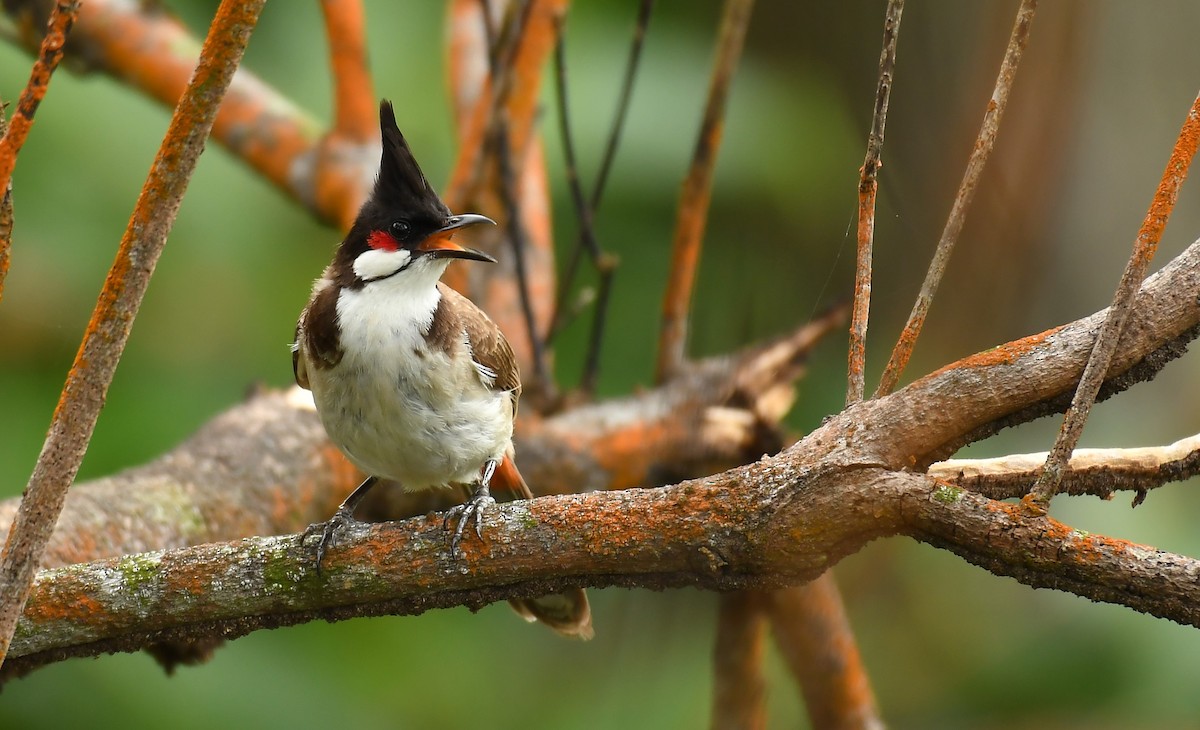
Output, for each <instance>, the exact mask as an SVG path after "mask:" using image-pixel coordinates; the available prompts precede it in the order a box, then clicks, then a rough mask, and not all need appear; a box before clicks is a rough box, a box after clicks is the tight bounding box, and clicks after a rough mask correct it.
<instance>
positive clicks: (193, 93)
mask: <svg viewBox="0 0 1200 730" xmlns="http://www.w3.org/2000/svg"><path fill="white" fill-rule="evenodd" d="M264 2H265V0H255V1H252V2H237V1H236V0H222V3H221V5H220V7H219V8H218V9H217V14H216V16H215V17H214V18H213V22H212V26H211V28H210V29H209V34H208V38H207V39H206V40H205V42H204V47H203V49H202V50H201V52H200V64H199V65H198V66H197V67H196V72H195V74H194V76H193V77H192V81H191V83H190V84H189V85H188V89H187V91H186V92H185V93H184V95H183V98H182V99H180V101H179V106H178V107H176V109H175V114H174V115H173V116H172V117H171V124H170V126H169V127H168V128H167V134H166V136H165V138H164V139H163V143H162V146H161V147H160V148H159V153H158V156H157V157H156V158H155V160H154V164H153V165H152V166H151V168H150V174H149V176H148V177H147V178H146V183H145V185H144V187H143V188H142V194H141V195H140V196H139V197H138V202H137V206H136V207H135V208H134V211H133V215H132V216H131V217H130V220H129V227H128V228H127V229H126V230H125V235H124V236H123V237H122V238H121V245H120V248H119V249H118V251H117V260H116V262H115V263H114V264H113V266H112V269H110V270H109V274H108V279H107V280H106V281H105V283H104V289H103V291H101V293H100V298H99V301H97V303H96V309H95V311H94V312H93V313H92V319H91V321H90V322H89V323H88V328H87V331H86V332H85V333H84V338H83V342H82V344H80V346H79V354H78V355H76V358H75V363H74V364H73V365H72V366H71V371H70V372H69V373H68V374H67V382H66V385H64V386H63V391H62V396H61V397H60V398H59V402H58V407H57V408H55V410H54V417H53V419H52V420H51V423H50V432H49V434H48V435H47V437H46V442H45V444H44V445H43V447H42V453H41V454H40V455H39V456H38V461H37V464H36V465H35V466H34V469H33V475H32V476H30V478H29V484H28V485H27V486H26V488H25V496H24V498H22V500H21V507H20V509H19V510H18V511H17V515H16V518H15V519H14V520H13V523H12V525H11V527H10V528H9V532H8V538H7V540H6V542H5V545H4V553H3V559H2V561H0V597H2V599H0V600H2V603H0V662H3V661H4V657H5V655H6V654H7V652H8V647H9V642H10V641H11V638H12V635H13V631H14V630H15V629H16V625H17V619H18V617H19V616H20V613H21V607H22V606H23V605H24V603H25V599H26V597H27V596H28V595H29V590H30V584H31V582H32V580H33V573H34V570H35V569H36V568H37V565H38V562H39V561H40V560H41V555H42V551H43V550H44V549H45V546H46V543H47V541H48V540H49V539H50V533H51V531H52V530H53V529H54V523H55V521H56V520H57V518H58V515H59V513H60V512H61V511H62V506H63V500H64V499H65V498H66V494H67V489H68V487H70V485H71V482H72V481H74V479H75V474H76V473H77V472H78V470H79V463H80V462H81V461H82V460H83V455H84V452H85V451H86V450H87V445H88V441H90V439H91V435H92V431H93V429H94V428H95V425H96V419H97V418H98V417H99V415H100V409H101V408H102V407H103V405H104V397H105V394H106V393H107V391H108V386H109V384H110V383H111V382H112V377H113V373H114V372H115V371H116V367H117V362H118V361H119V360H120V358H121V352H122V351H123V350H124V348H125V342H126V341H127V340H128V338H129V330H130V328H131V327H132V325H133V318H134V316H135V315H136V314H137V310H138V306H139V305H140V304H141V301H142V296H143V295H144V294H145V292H146V288H147V286H148V285H149V283H150V275H151V274H152V273H153V271H154V265H155V262H156V261H157V260H158V257H159V255H160V254H161V253H162V249H163V246H164V244H165V243H166V240H167V233H168V232H169V231H170V230H171V226H172V224H173V223H174V222H175V215H176V213H178V212H179V204H180V201H181V200H182V199H183V194H184V192H185V191H186V190H187V184H188V181H189V180H190V179H191V175H192V171H193V170H194V169H195V167H196V161H197V160H198V159H199V157H200V153H201V151H202V150H203V149H204V141H205V140H206V139H207V138H208V133H209V130H211V129H212V125H213V120H214V119H215V118H216V115H217V107H218V106H219V105H220V103H221V99H222V97H223V96H224V94H225V90H226V89H227V88H228V87H229V82H230V80H231V79H232V78H233V72H234V69H236V68H237V65H238V62H239V61H240V60H241V58H242V53H243V51H245V48H246V43H247V42H248V41H249V40H250V31H251V30H253V28H254V24H255V23H256V22H257V20H258V14H259V12H260V11H261V10H262V6H263V4H264Z"/></svg>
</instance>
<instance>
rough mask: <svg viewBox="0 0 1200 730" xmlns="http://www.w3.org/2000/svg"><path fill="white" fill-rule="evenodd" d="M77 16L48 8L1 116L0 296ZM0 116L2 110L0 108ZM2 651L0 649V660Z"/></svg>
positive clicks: (75, 10) (69, 6) (74, 8)
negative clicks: (17, 187) (31, 165)
mask: <svg viewBox="0 0 1200 730" xmlns="http://www.w3.org/2000/svg"><path fill="white" fill-rule="evenodd" d="M78 15H79V3H77V2H67V1H66V0H59V2H56V3H55V4H54V8H53V9H52V10H51V11H50V20H49V21H48V23H47V25H46V35H45V37H43V38H42V42H41V46H40V47H39V49H38V59H37V61H36V62H35V63H34V64H33V70H32V71H30V73H29V82H28V83H26V84H25V90H24V91H22V92H21V97H20V100H19V101H18V102H17V111H16V112H15V113H14V114H13V116H12V119H10V120H8V122H3V120H2V119H0V131H2V132H3V136H2V137H0V195H3V200H2V201H0V299H2V298H3V297H4V280H5V279H6V278H7V276H8V264H9V250H10V248H11V246H12V173H13V168H14V167H15V166H16V164H17V155H18V154H19V153H20V152H21V146H22V145H24V144H25V138H26V137H27V136H29V128H30V127H32V126H33V115H34V114H35V113H36V112H37V108H38V105H39V104H41V103H42V99H43V98H45V96H46V90H47V89H48V88H49V87H50V76H51V75H52V74H53V73H54V69H56V68H58V62H59V61H60V60H62V55H63V46H64V45H65V44H66V40H67V34H68V33H70V32H71V26H72V25H74V24H75V19H76V18H77V17H78ZM0 117H3V111H2V110H0ZM2 657H3V653H2V652H0V661H2Z"/></svg>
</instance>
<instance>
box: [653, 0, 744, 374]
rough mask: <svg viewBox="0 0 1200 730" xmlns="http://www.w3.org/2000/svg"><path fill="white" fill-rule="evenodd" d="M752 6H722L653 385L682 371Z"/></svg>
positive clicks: (729, 1)
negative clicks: (727, 109)
mask: <svg viewBox="0 0 1200 730" xmlns="http://www.w3.org/2000/svg"><path fill="white" fill-rule="evenodd" d="M753 8H754V0H726V2H725V9H724V10H723V11H722V14H721V28H720V31H719V36H720V37H719V38H718V39H717V58H716V61H715V62H714V64H713V71H712V77H711V78H710V79H709V84H708V100H707V101H706V102H705V106H704V118H703V120H702V121H701V124H700V134H699V136H698V138H697V139H696V148H695V150H694V151H693V152H692V164H691V167H690V168H689V169H688V174H687V178H685V179H684V181H683V193H682V195H681V196H680V201H679V213H678V217H677V218H676V221H675V237H674V240H673V241H672V242H671V266H670V267H669V269H668V274H667V289H666V292H665V293H664V294H663V319H662V327H661V329H660V330H659V336H658V365H657V367H656V368H655V379H656V380H657V381H658V382H660V383H661V382H663V381H665V380H666V379H667V378H669V377H670V376H671V375H672V373H674V372H675V371H677V370H678V369H679V368H680V367H682V365H683V363H684V360H685V356H684V349H685V345H686V342H687V319H688V311H689V309H690V308H691V301H692V286H693V285H694V284H695V281H696V270H697V268H698V267H699V265H700V246H701V244H702V243H703V241H704V226H705V223H706V221H707V219H708V204H709V200H710V198H711V197H712V180H713V169H714V168H715V167H716V162H717V150H718V149H720V147H721V133H722V129H723V124H724V118H725V101H726V99H727V98H728V96H729V85H730V83H731V82H732V81H733V74H734V72H735V71H736V70H737V63H738V60H739V59H740V58H741V55H742V44H743V42H744V41H745V38H746V28H747V26H749V25H750V13H751V11H752V10H753Z"/></svg>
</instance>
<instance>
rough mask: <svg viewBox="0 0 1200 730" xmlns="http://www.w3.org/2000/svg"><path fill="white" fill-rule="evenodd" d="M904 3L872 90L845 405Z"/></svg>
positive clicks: (892, 15) (893, 5) (856, 394)
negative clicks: (872, 101)
mask: <svg viewBox="0 0 1200 730" xmlns="http://www.w3.org/2000/svg"><path fill="white" fill-rule="evenodd" d="M903 12H904V0H888V6H887V14H886V15H885V17H884V21H883V50H882V51H881V52H880V54H879V85H878V86H877V87H876V88H875V113H874V114H873V115H872V116H871V133H870V135H869V136H868V137H867V156H866V159H865V160H863V166H862V169H861V170H860V171H859V179H858V255H857V259H856V262H855V268H854V307H853V309H852V313H851V318H850V352H849V356H848V358H847V360H848V364H847V369H846V370H847V377H846V380H847V384H846V403H847V404H850V403H857V402H858V401H860V400H862V399H863V392H864V390H865V388H866V384H865V380H866V369H867V321H868V319H869V318H870V312H871V259H872V255H873V254H872V248H873V246H874V241H875V196H876V194H877V193H878V191H879V179H878V176H879V168H880V167H882V165H883V163H882V161H881V160H880V157H881V155H882V154H883V131H884V126H885V124H886V122H887V109H888V100H889V98H890V97H891V94H892V77H893V76H894V75H895V71H896V42H897V40H899V38H900V16H901V14H902V13H903Z"/></svg>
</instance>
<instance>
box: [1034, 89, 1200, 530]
mask: <svg viewBox="0 0 1200 730" xmlns="http://www.w3.org/2000/svg"><path fill="white" fill-rule="evenodd" d="M1198 142H1200V96H1197V97H1196V100H1195V101H1193V102H1192V107H1191V109H1189V110H1188V114H1187V118H1186V119H1185V120H1184V122H1183V127H1182V129H1180V130H1179V138H1178V139H1176V141H1175V147H1174V148H1173V149H1172V150H1171V157H1170V159H1168V160H1167V169H1166V170H1164V171H1163V176H1162V180H1161V181H1159V183H1158V189H1157V190H1155V191H1154V200H1152V201H1151V203H1150V209H1149V210H1148V211H1147V212H1146V218H1145V219H1144V220H1143V221H1142V227H1141V229H1140V230H1139V231H1138V235H1137V238H1136V239H1134V242H1133V252H1132V253H1131V254H1130V256H1129V262H1128V263H1127V264H1126V265H1125V271H1124V273H1122V274H1121V281H1120V282H1119V283H1118V285H1117V291H1116V293H1115V294H1114V296H1113V303H1112V306H1110V307H1109V308H1108V314H1107V315H1106V316H1105V318H1104V322H1103V323H1102V324H1101V325H1100V331H1099V332H1098V333H1097V334H1096V344H1095V345H1093V346H1092V353H1091V355H1090V356H1089V357H1088V361H1087V365H1086V366H1085V367H1084V369H1083V375H1082V376H1080V378H1079V386H1078V387H1077V388H1076V390H1075V395H1074V397H1073V398H1072V399H1071V406H1070V408H1068V409H1067V414H1066V415H1065V416H1064V417H1063V422H1062V426H1061V427H1060V428H1059V431H1058V436H1057V438H1055V440H1054V446H1053V447H1052V448H1051V449H1050V454H1049V455H1048V456H1047V457H1046V464H1045V466H1044V467H1043V468H1042V473H1041V474H1040V475H1039V476H1038V479H1037V481H1036V482H1034V484H1033V487H1032V489H1031V490H1030V493H1029V498H1028V499H1027V500H1025V504H1026V505H1028V506H1030V507H1032V508H1033V509H1035V510H1036V511H1044V510H1045V508H1046V506H1047V505H1048V504H1049V503H1050V499H1051V498H1052V497H1054V495H1055V493H1057V492H1058V487H1059V484H1060V483H1061V482H1062V478H1063V475H1064V474H1065V473H1066V471H1067V463H1068V462H1069V461H1070V459H1071V452H1072V451H1074V450H1075V445H1076V444H1078V443H1079V436H1080V435H1081V434H1082V433H1083V426H1084V424H1085V423H1087V418H1088V414H1089V413H1090V412H1091V409H1092V404H1093V403H1095V401H1096V394H1097V393H1099V392H1100V386H1101V384H1103V382H1104V377H1105V375H1106V374H1107V373H1108V366H1109V364H1110V363H1111V362H1112V358H1113V353H1115V352H1116V350H1117V342H1118V341H1119V340H1120V338H1121V332H1122V331H1123V330H1124V329H1125V320H1126V319H1127V318H1128V317H1129V311H1130V309H1132V306H1133V298H1134V296H1135V295H1136V294H1137V291H1138V288H1139V287H1140V286H1141V284H1142V279H1144V278H1146V270H1147V269H1148V268H1149V266H1150V262H1151V261H1153V260H1154V254H1155V253H1156V252H1157V251H1158V243H1159V241H1160V240H1162V234H1163V230H1164V229H1165V228H1166V227H1167V220H1168V219H1169V218H1170V217H1171V211H1172V210H1174V209H1175V202H1176V201H1177V200H1178V199H1179V189H1180V188H1181V187H1183V181H1184V180H1186V179H1187V173H1188V167H1190V166H1191V164H1192V159H1193V158H1194V157H1195V156H1196V147H1197V144H1198Z"/></svg>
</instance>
